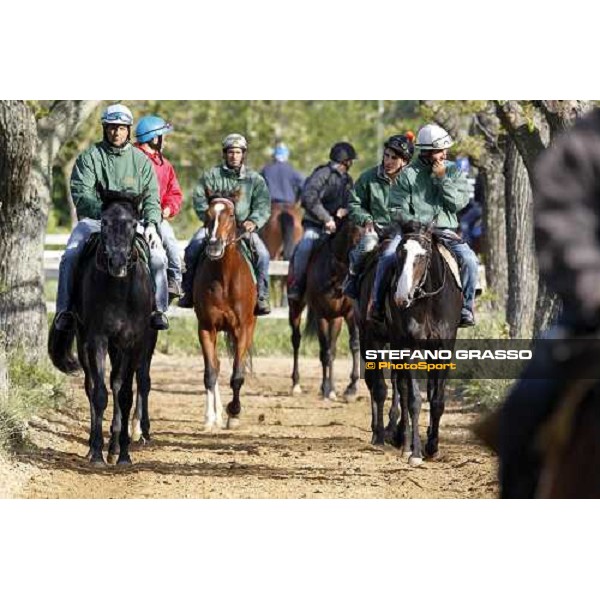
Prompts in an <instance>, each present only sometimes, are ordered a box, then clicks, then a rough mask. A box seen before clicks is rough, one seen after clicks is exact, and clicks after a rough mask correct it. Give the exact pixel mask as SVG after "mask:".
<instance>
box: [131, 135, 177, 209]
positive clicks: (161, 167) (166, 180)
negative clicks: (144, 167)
mask: <svg viewBox="0 0 600 600" xmlns="http://www.w3.org/2000/svg"><path fill="white" fill-rule="evenodd" d="M135 145H136V146H137V147H138V148H139V149H140V150H141V151H142V152H143V153H144V154H145V155H146V156H147V157H148V158H149V159H150V162H151V163H152V164H153V165H154V172H155V173H156V178H157V179H158V188H159V192H160V207H161V208H162V209H165V208H167V207H169V208H170V209H171V214H170V215H169V218H172V217H174V216H175V215H176V214H177V213H178V212H179V211H180V210H181V203H182V202H183V194H182V192H181V187H180V186H179V181H177V175H175V169H174V168H173V165H172V164H171V163H170V162H169V161H168V160H167V159H166V158H165V157H164V156H162V155H160V154H159V153H158V152H155V153H154V154H149V153H148V152H146V151H145V150H144V148H142V147H141V145H140V144H135Z"/></svg>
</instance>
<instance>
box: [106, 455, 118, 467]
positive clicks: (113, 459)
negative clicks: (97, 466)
mask: <svg viewBox="0 0 600 600" xmlns="http://www.w3.org/2000/svg"><path fill="white" fill-rule="evenodd" d="M106 462H107V463H108V464H109V465H116V464H117V454H111V453H109V454H108V455H107V457H106Z"/></svg>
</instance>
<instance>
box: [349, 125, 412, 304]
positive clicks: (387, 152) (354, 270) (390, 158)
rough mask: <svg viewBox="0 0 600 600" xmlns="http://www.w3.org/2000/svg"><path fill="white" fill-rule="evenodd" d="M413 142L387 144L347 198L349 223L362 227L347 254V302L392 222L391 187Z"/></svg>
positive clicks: (399, 139) (401, 139) (397, 138)
mask: <svg viewBox="0 0 600 600" xmlns="http://www.w3.org/2000/svg"><path fill="white" fill-rule="evenodd" d="M413 140H414V134H413V133H412V132H408V133H407V134H406V135H393V136H392V137H390V138H389V139H388V140H386V142H385V143H384V144H383V158H382V159H381V163H380V164H379V165H377V166H375V167H371V168H370V169H368V170H367V171H365V172H364V173H362V174H361V175H360V177H359V178H358V180H357V182H356V185H355V186H354V189H353V190H352V193H351V195H350V202H349V210H350V219H351V220H352V221H353V222H354V223H355V224H356V225H358V226H359V227H364V234H363V236H362V237H361V239H360V241H359V242H358V244H357V245H356V247H355V248H354V249H353V250H352V251H351V252H350V268H349V272H348V278H347V280H346V282H345V284H344V293H345V294H346V295H347V296H349V297H350V298H355V299H356V298H357V297H358V289H357V285H356V284H357V274H358V273H359V271H360V267H361V263H362V260H363V258H364V257H365V256H366V254H367V253H368V252H370V251H371V250H372V249H373V248H374V247H375V246H376V245H377V243H378V242H379V234H380V233H381V231H382V230H383V229H384V228H385V227H387V226H388V225H390V224H391V222H392V220H391V217H390V213H389V210H388V204H389V197H390V187H391V185H392V183H393V182H394V181H395V179H396V177H397V176H398V174H399V173H400V171H402V169H403V168H404V167H405V166H406V165H407V164H408V163H409V162H410V161H411V159H412V156H413V153H414V146H413Z"/></svg>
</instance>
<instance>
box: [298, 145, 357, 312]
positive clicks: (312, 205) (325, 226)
mask: <svg viewBox="0 0 600 600" xmlns="http://www.w3.org/2000/svg"><path fill="white" fill-rule="evenodd" d="M329 159H330V160H329V162H328V163H327V164H326V165H321V166H319V167H317V168H316V169H315V170H314V171H313V172H312V175H311V176H310V177H309V178H308V179H307V180H306V183H305V184H304V189H303V190H302V194H301V197H300V198H301V201H302V206H303V207H304V210H305V213H304V218H303V220H302V225H303V227H304V235H303V237H302V239H301V240H300V242H299V244H298V246H296V251H295V252H294V257H293V259H292V260H293V270H292V273H293V281H292V282H291V285H290V287H289V290H288V297H289V298H290V299H292V300H299V299H300V298H301V297H302V296H303V295H304V287H305V285H306V267H307V266H308V261H309V259H310V255H311V252H312V249H313V247H314V245H315V243H316V242H317V240H318V239H319V238H320V237H321V236H322V235H323V234H332V233H335V230H336V224H335V217H337V218H338V219H341V218H343V217H345V216H346V215H347V214H348V200H349V198H350V190H351V188H352V183H353V182H352V177H350V175H349V174H348V171H349V170H350V168H351V167H352V162H353V161H354V160H355V159H356V151H355V150H354V147H353V146H352V144H349V143H348V142H338V143H336V144H334V145H333V146H332V147H331V150H330V152H329Z"/></svg>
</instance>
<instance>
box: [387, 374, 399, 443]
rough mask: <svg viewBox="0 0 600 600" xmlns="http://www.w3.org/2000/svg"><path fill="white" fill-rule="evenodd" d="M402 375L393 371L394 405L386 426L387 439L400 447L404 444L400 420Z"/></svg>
mask: <svg viewBox="0 0 600 600" xmlns="http://www.w3.org/2000/svg"><path fill="white" fill-rule="evenodd" d="M401 377H402V376H401V375H399V374H398V372H397V371H391V374H390V383H391V385H392V406H391V407H390V412H389V413H388V419H389V420H388V424H387V426H386V428H385V441H386V442H388V443H389V444H392V445H393V446H397V447H398V448H399V447H400V446H401V445H402V442H403V440H402V433H401V430H400V426H399V423H398V420H399V418H400V395H401V393H402V392H401V390H400V386H401V381H400V380H401Z"/></svg>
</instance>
